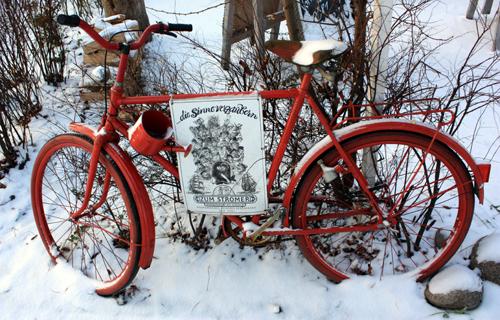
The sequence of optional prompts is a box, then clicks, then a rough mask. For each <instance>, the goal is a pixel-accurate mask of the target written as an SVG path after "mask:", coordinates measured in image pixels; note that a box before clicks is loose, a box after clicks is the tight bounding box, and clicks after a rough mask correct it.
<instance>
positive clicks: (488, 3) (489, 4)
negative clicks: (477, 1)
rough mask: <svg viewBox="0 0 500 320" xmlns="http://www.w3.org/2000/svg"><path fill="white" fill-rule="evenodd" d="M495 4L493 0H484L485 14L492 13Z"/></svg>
mask: <svg viewBox="0 0 500 320" xmlns="http://www.w3.org/2000/svg"><path fill="white" fill-rule="evenodd" d="M492 6H493V0H486V1H484V6H483V11H482V13H483V14H490V13H491V7H492Z"/></svg>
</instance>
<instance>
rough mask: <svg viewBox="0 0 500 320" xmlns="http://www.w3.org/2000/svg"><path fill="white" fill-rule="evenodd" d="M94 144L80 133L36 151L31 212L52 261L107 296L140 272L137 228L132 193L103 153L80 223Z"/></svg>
mask: <svg viewBox="0 0 500 320" xmlns="http://www.w3.org/2000/svg"><path fill="white" fill-rule="evenodd" d="M92 146H93V144H92V141H91V140H90V139H89V138H87V137H85V136H83V135H79V134H65V135H60V136H57V137H55V138H53V139H51V140H50V141H49V142H47V144H46V145H45V146H44V147H43V148H42V150H41V151H40V153H39V155H38V157H37V159H36V162H35V166H34V168H33V175H32V178H31V197H32V198H31V199H32V206H33V213H34V216H35V220H36V224H37V227H38V231H39V233H40V236H41V238H42V241H43V243H44V245H45V247H46V249H47V251H48V252H49V254H50V256H51V258H52V259H53V260H54V262H56V263H57V262H58V261H60V260H58V259H60V258H62V259H64V260H66V261H67V262H68V263H69V264H70V265H71V266H72V267H74V268H77V269H80V270H81V271H82V272H83V273H84V274H85V275H86V276H87V277H89V278H92V279H96V280H98V281H100V282H101V285H100V286H99V287H98V288H97V289H96V292H97V293H98V294H100V295H103V296H109V295H112V294H115V293H116V292H119V291H120V290H122V289H124V288H125V287H126V286H127V285H128V284H130V282H131V281H132V280H133V279H134V277H135V276H136V274H137V272H138V270H139V265H138V264H139V258H140V253H141V247H140V245H141V229H140V222H139V216H138V213H137V209H136V206H135V202H134V199H133V197H132V193H131V191H130V188H129V186H128V184H127V181H126V180H125V178H124V177H123V174H122V173H121V171H120V169H119V168H118V167H117V166H116V164H115V162H114V161H113V160H112V159H111V157H110V156H109V155H108V154H106V153H105V151H104V150H102V151H101V154H100V157H99V163H98V166H97V172H96V177H95V179H94V184H93V187H92V193H91V198H90V203H89V204H88V206H87V207H86V208H85V211H84V212H83V214H82V216H81V217H79V218H78V219H74V220H73V219H69V216H70V215H71V214H72V213H74V212H76V211H77V210H78V209H79V208H80V207H81V205H82V202H83V199H84V197H85V189H86V187H87V177H88V171H89V166H90V159H91V156H92Z"/></svg>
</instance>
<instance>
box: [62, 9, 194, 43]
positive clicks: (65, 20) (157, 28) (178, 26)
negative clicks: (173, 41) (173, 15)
mask: <svg viewBox="0 0 500 320" xmlns="http://www.w3.org/2000/svg"><path fill="white" fill-rule="evenodd" d="M57 22H58V23H59V24H61V25H64V26H70V27H79V28H81V29H82V30H83V31H85V32H86V33H87V34H88V35H89V36H90V37H91V38H92V39H94V40H95V41H96V42H97V43H98V44H99V45H101V46H102V47H103V48H104V49H108V50H119V49H120V45H121V44H119V43H110V42H108V41H106V40H105V39H104V38H103V37H101V35H99V33H97V32H96V31H95V30H94V29H93V28H92V27H91V26H90V25H89V24H88V23H87V22H85V21H84V20H82V19H80V17H79V16H77V15H71V16H68V15H64V14H61V15H58V16H57ZM169 31H188V32H189V31H193V26H192V25H191V24H183V23H167V24H163V23H161V22H160V23H157V24H152V25H150V26H149V27H147V28H146V30H144V32H143V33H142V35H141V37H140V38H139V40H138V41H137V42H134V43H132V44H130V50H137V49H139V48H140V47H142V46H143V45H144V43H145V42H146V39H147V38H148V37H149V35H150V34H151V32H154V33H160V34H166V33H167V32H169Z"/></svg>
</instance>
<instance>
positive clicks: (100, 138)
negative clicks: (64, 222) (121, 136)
mask: <svg viewBox="0 0 500 320" xmlns="http://www.w3.org/2000/svg"><path fill="white" fill-rule="evenodd" d="M112 139H113V135H112V134H98V135H97V137H96V138H95V140H94V145H93V148H92V156H91V158H90V164H89V174H88V177H87V187H86V189H85V196H84V198H83V203H82V205H81V207H80V208H79V209H78V210H77V211H76V212H73V213H71V214H70V216H69V219H70V220H72V221H78V219H80V218H81V217H83V216H85V215H86V214H85V211H86V209H87V207H88V205H89V202H90V196H91V194H92V187H93V186H94V180H95V177H96V172H97V165H98V163H99V157H100V155H101V150H102V147H103V145H104V143H106V142H107V141H109V140H112ZM110 183H111V173H110V172H108V171H106V176H105V178H104V185H103V191H102V195H101V199H100V200H99V202H98V203H96V204H95V205H94V206H93V207H92V208H91V209H90V212H95V211H96V210H97V209H98V208H99V207H101V206H102V205H103V203H104V201H105V200H106V198H107V195H108V191H109V186H110Z"/></svg>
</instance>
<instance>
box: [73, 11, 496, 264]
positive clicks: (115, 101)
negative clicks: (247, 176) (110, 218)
mask: <svg viewBox="0 0 500 320" xmlns="http://www.w3.org/2000/svg"><path fill="white" fill-rule="evenodd" d="M80 28H82V29H83V30H84V31H86V32H87V33H88V34H89V35H90V36H91V37H92V38H94V39H95V40H96V41H97V42H98V43H99V44H101V45H102V46H103V47H105V48H107V49H113V50H116V49H119V48H121V49H122V54H121V59H120V64H119V67H118V74H117V78H116V82H115V85H114V86H113V87H112V89H111V99H110V103H109V106H108V109H107V114H106V115H104V116H103V119H102V121H101V124H100V126H99V128H98V133H95V132H93V131H92V130H90V129H88V128H87V127H85V125H82V124H76V123H72V124H71V126H70V128H71V129H72V130H74V131H78V132H81V133H84V134H86V135H88V136H90V137H92V138H93V139H94V147H93V151H92V158H91V164H90V169H89V176H88V181H87V190H86V193H85V199H84V202H83V204H82V207H81V208H80V209H79V210H77V211H76V212H74V213H72V214H71V218H72V219H74V220H78V218H79V217H81V216H82V213H83V212H84V211H85V209H86V207H87V205H88V203H89V199H90V193H91V190H92V185H93V180H94V177H95V172H96V168H97V163H98V158H99V154H100V153H101V150H102V149H103V147H104V146H105V145H106V144H107V143H110V142H117V141H118V140H119V139H120V136H119V135H118V134H117V132H118V133H120V134H121V135H123V136H125V137H128V129H129V125H128V124H126V123H125V122H124V121H123V120H121V119H120V118H118V111H119V109H120V108H121V107H123V106H127V105H137V104H152V103H168V102H170V101H171V100H172V99H174V100H182V99H192V98H204V97H214V96H227V97H230V96H242V95H254V94H255V93H254V92H232V93H208V94H180V95H159V96H142V97H123V93H124V91H123V79H124V75H125V69H126V65H127V61H128V53H129V50H134V49H138V48H140V47H141V46H142V45H143V44H144V42H145V40H146V38H147V37H148V36H149V34H150V33H151V32H152V31H155V30H160V26H159V25H152V26H150V27H148V28H147V29H146V30H145V31H144V33H143V35H142V36H141V38H140V39H139V41H138V42H137V43H134V44H132V45H123V44H122V45H118V44H110V43H108V42H106V41H105V40H104V39H102V38H101V37H100V36H99V35H98V34H97V33H96V32H95V31H94V30H93V29H92V28H91V27H90V26H89V25H88V24H86V23H85V22H83V21H82V23H81V24H80ZM99 38H100V39H99ZM311 78H312V74H309V73H307V74H305V75H304V77H303V79H302V82H301V85H300V88H298V89H289V90H273V91H259V92H258V94H259V95H260V96H261V97H262V98H263V99H293V101H294V102H293V105H292V107H291V110H290V114H289V118H288V120H287V122H286V125H285V129H284V132H283V135H282V137H281V139H280V141H279V144H278V147H277V150H276V153H275V156H274V158H273V161H272V163H271V166H270V170H269V172H268V184H267V192H268V195H269V193H270V191H271V188H272V186H273V183H274V181H275V179H276V176H277V173H278V170H279V167H280V164H281V162H282V160H283V157H284V155H285V151H286V147H287V145H288V142H289V141H290V138H291V135H292V132H293V129H294V126H295V123H296V122H297V120H298V118H299V114H300V111H301V110H302V107H303V104H304V101H307V102H308V104H309V105H310V107H311V108H312V110H313V111H314V113H315V115H316V116H317V118H318V119H319V121H320V123H321V125H322V127H323V128H324V130H325V132H326V135H327V136H326V138H325V139H324V140H323V141H322V142H320V143H319V144H318V145H319V147H318V148H316V149H315V150H314V151H313V153H312V154H311V156H310V157H309V156H308V155H309V154H307V155H306V156H305V157H304V158H307V159H308V160H307V161H305V163H303V164H302V165H301V166H300V167H299V168H297V169H296V170H295V173H294V174H293V176H292V179H291V181H290V185H289V187H288V188H287V190H286V192H285V194H284V196H283V198H282V199H281V198H279V199H278V198H270V202H277V203H281V207H283V208H285V209H287V210H286V215H285V218H284V219H283V221H282V224H283V227H284V229H280V230H274V229H271V230H267V231H264V232H262V235H264V236H268V235H311V234H321V233H334V232H346V231H373V230H376V229H379V228H380V227H379V224H380V223H381V222H382V221H389V223H390V224H394V223H395V219H393V218H394V211H393V210H394V209H392V211H391V212H390V213H389V214H388V215H387V213H385V214H384V212H382V209H381V208H379V206H378V205H377V202H376V198H375V196H374V193H373V192H372V191H371V190H370V186H369V183H368V182H367V180H366V178H365V177H364V175H363V174H362V172H361V169H360V168H358V166H357V165H356V163H355V161H354V160H353V159H352V158H351V157H350V156H349V155H348V154H346V152H345V151H344V150H343V148H342V146H341V142H342V140H345V139H348V138H349V137H353V136H355V135H358V134H364V133H369V132H375V131H376V130H380V129H381V128H383V127H382V126H383V124H386V125H387V124H388V123H390V124H391V129H393V128H396V129H399V130H405V131H414V132H417V133H419V134H422V135H426V136H429V137H430V138H432V142H431V144H430V146H429V149H428V150H427V152H426V153H425V155H424V159H425V156H426V155H427V153H428V151H429V150H430V148H431V146H432V144H433V143H434V141H436V140H439V141H442V142H444V143H446V144H447V145H449V146H450V148H452V149H453V150H455V151H456V152H457V154H459V156H460V157H461V158H462V159H464V161H465V162H466V163H467V164H468V165H469V167H470V168H471V171H472V172H473V173H474V181H475V183H476V191H477V195H478V197H479V199H480V202H481V203H482V201H483V197H484V195H483V187H482V186H483V183H484V182H487V180H488V175H489V164H477V163H476V162H475V161H474V159H473V158H472V156H471V155H470V154H469V153H468V152H467V150H465V149H464V148H463V147H462V146H460V144H459V143H458V142H457V141H455V139H453V138H452V137H451V136H448V135H446V134H445V133H443V132H441V131H440V128H441V127H442V126H443V125H446V124H449V123H450V122H451V121H453V113H452V112H451V111H449V110H433V111H424V110H422V109H421V108H419V107H418V105H417V104H416V103H415V102H419V101H437V102H439V100H437V99H423V100H417V101H413V102H410V103H414V104H415V105H416V107H417V108H419V111H418V112H414V113H410V114H401V113H399V111H398V110H396V114H395V115H387V116H371V117H358V118H356V117H349V118H347V119H344V120H343V121H341V122H339V123H338V124H337V125H336V126H333V123H334V121H335V120H336V119H337V118H338V117H339V116H340V114H341V113H342V112H344V110H345V109H346V108H351V109H352V110H354V108H361V107H365V108H367V107H371V108H373V107H376V106H378V105H385V104H369V105H360V106H354V105H352V103H351V104H349V105H347V106H344V107H342V109H341V110H340V111H339V112H338V113H337V115H336V117H335V118H334V119H333V120H332V121H329V120H328V118H327V117H326V116H325V114H324V113H323V112H322V111H321V109H320V108H319V106H318V105H317V104H316V103H315V101H314V99H312V97H311V96H310V95H309V93H308V88H309V85H310V82H311ZM406 102H409V101H404V102H399V103H400V104H401V103H406ZM444 112H447V113H449V114H450V115H451V120H449V121H448V122H442V123H439V125H438V127H437V128H430V127H428V126H424V125H421V124H419V123H416V122H415V123H413V122H412V123H413V124H415V126H411V128H408V127H407V126H408V121H404V122H403V121H386V122H384V121H380V120H383V119H385V118H391V119H394V118H395V117H401V116H406V115H417V114H420V115H424V116H425V118H424V119H427V117H428V116H429V115H431V114H432V113H444ZM353 114H354V112H353ZM360 119H364V120H368V121H364V122H363V123H362V124H361V125H358V126H351V127H355V130H351V131H349V132H345V133H344V134H343V135H339V134H338V133H335V132H334V130H335V129H337V128H338V127H339V126H340V125H342V124H344V123H345V122H346V121H348V120H360ZM370 120H371V121H370ZM329 148H336V149H337V150H338V152H339V153H340V155H341V158H342V159H343V161H344V164H345V166H340V165H338V166H337V167H336V168H335V170H336V171H338V172H343V173H347V172H349V173H351V174H352V175H353V178H354V179H356V180H357V181H358V183H359V186H360V188H361V189H362V190H363V192H364V193H365V194H366V195H367V200H368V202H369V203H370V205H371V209H372V210H373V212H374V214H375V215H376V216H378V219H377V221H375V222H374V223H373V224H369V225H365V226H357V227H333V228H328V229H319V228H318V229H307V230H302V229H295V230H292V229H289V227H290V224H289V210H288V208H289V207H290V203H291V199H292V197H293V192H294V190H295V187H296V185H297V184H298V181H299V180H300V178H301V176H302V174H303V173H304V172H305V169H306V168H307V167H308V166H310V165H311V164H314V163H315V162H316V161H317V160H318V158H319V157H320V155H321V154H322V153H323V152H324V151H325V150H327V149H329ZM161 150H163V151H175V152H179V153H184V154H185V155H187V154H188V153H189V152H190V148H184V147H182V146H180V145H178V144H175V145H165V146H164V147H162V149H161ZM121 152H123V151H121ZM152 159H154V160H155V161H156V162H158V163H159V164H160V165H161V166H163V167H164V168H165V170H167V171H168V172H170V173H171V174H172V175H173V176H175V177H176V178H179V171H178V169H177V167H176V166H175V165H173V164H172V163H171V162H170V161H168V160H167V159H165V158H164V157H162V156H161V155H160V154H156V155H154V156H152ZM422 163H423V162H422ZM123 166H125V167H127V169H126V170H130V171H132V172H135V174H131V173H125V174H129V175H130V179H133V180H134V181H135V182H137V183H139V184H142V180H140V177H138V174H137V171H136V170H135V168H133V165H132V163H131V162H130V161H128V162H124V164H123ZM413 178H414V177H412V178H411V179H413ZM109 180H110V177H109V176H108V175H107V176H106V179H105V189H107V186H109ZM410 184H411V183H409V184H408V186H409V185H410ZM143 188H144V186H143V185H142V188H141V190H140V194H139V198H136V201H139V202H143V201H146V202H147V200H146V199H143V198H144V197H147V192H146V193H145V191H144V190H145V189H144V190H143ZM443 192H445V191H443ZM403 194H404V192H402V193H401V196H400V198H399V199H398V200H397V203H399V201H401V198H402V196H403ZM436 196H439V194H437V195H436ZM105 198H106V192H104V193H103V199H101V200H102V201H100V202H99V203H98V204H97V205H96V206H94V208H93V209H96V208H97V207H98V206H100V205H102V202H103V200H104V199H105ZM141 198H142V199H141ZM148 199H149V198H148ZM139 205H141V206H143V207H145V209H144V210H145V211H146V212H150V211H151V209H150V207H151V204H150V203H149V209H148V208H147V207H148V206H147V205H146V204H139ZM396 207H397V205H395V206H394V208H396ZM365 212H366V210H353V211H352V213H350V214H352V215H358V214H363V213H365ZM151 214H152V213H151ZM263 214H264V213H263ZM331 216H332V217H335V215H334V214H333V215H331ZM344 216H345V214H344ZM260 217H261V215H256V216H254V217H253V219H252V222H254V223H255V224H258V222H259V219H260ZM225 218H227V219H230V220H231V221H232V222H234V223H236V224H237V225H238V226H240V227H241V228H242V229H244V228H243V224H244V221H243V220H242V219H241V218H240V217H239V216H226V217H225ZM323 218H324V216H323ZM147 232H149V233H150V232H152V234H153V240H152V241H153V244H152V245H153V247H154V226H153V227H152V231H151V224H149V225H148V226H147ZM148 237H149V239H150V238H151V236H150V235H148ZM148 255H150V256H152V251H150V252H149V253H147V254H146V255H145V256H148ZM145 259H146V258H145ZM149 259H150V258H149ZM141 261H143V257H141ZM145 264H147V263H145ZM141 266H143V265H142V264H141Z"/></svg>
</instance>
